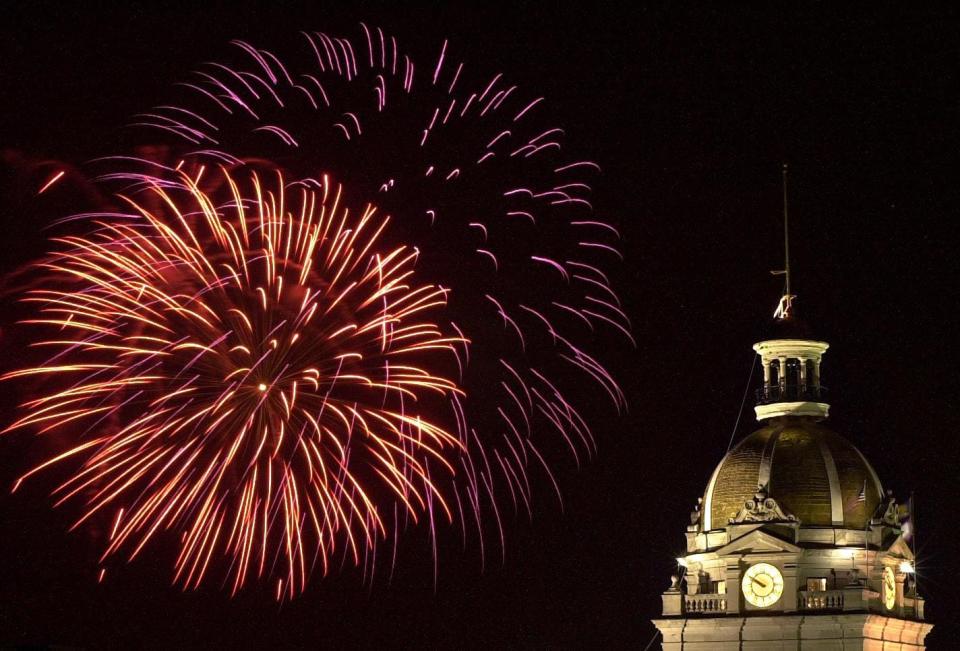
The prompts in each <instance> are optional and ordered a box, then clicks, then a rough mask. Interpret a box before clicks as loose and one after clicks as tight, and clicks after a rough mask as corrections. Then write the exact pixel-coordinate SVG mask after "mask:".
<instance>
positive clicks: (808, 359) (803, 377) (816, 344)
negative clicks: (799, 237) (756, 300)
mask: <svg viewBox="0 0 960 651" xmlns="http://www.w3.org/2000/svg"><path fill="white" fill-rule="evenodd" d="M770 273H772V274H773V275H775V276H783V277H784V284H783V296H781V298H780V304H779V305H778V306H777V311H776V312H774V314H773V317H774V319H775V326H776V327H775V332H776V334H774V335H773V336H771V337H770V338H768V339H765V340H764V341H760V342H758V343H756V344H754V346H753V349H754V350H755V351H756V352H757V354H758V355H759V356H760V363H761V365H762V367H763V386H762V387H761V388H760V389H759V390H758V391H757V406H756V407H755V410H756V412H757V419H758V420H764V419H767V418H776V417H779V416H811V417H814V418H826V417H827V411H828V409H829V405H828V404H827V403H825V402H822V400H823V397H822V394H823V391H824V388H823V387H822V386H821V385H820V361H821V359H822V358H823V353H824V352H826V350H827V348H829V344H827V343H826V342H823V341H816V340H813V339H811V338H809V335H807V334H806V332H805V329H804V328H803V327H802V325H801V324H799V323H798V321H797V318H796V316H795V315H794V314H793V299H795V298H796V296H795V295H794V294H793V293H792V291H791V287H790V213H789V210H788V205H787V164H786V163H784V164H783V269H778V270H775V271H771V272H770Z"/></svg>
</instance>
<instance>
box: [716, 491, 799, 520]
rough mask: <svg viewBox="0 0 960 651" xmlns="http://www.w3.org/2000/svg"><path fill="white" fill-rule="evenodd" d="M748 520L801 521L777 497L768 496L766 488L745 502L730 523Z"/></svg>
mask: <svg viewBox="0 0 960 651" xmlns="http://www.w3.org/2000/svg"><path fill="white" fill-rule="evenodd" d="M747 522H799V520H798V519H797V516H795V515H793V514H790V513H787V512H786V511H784V510H783V508H781V506H780V505H779V504H777V501H776V500H775V499H773V498H772V497H768V496H767V491H766V490H765V489H763V488H760V489H758V490H757V493H756V495H754V496H753V499H752V500H747V501H746V502H744V503H743V508H741V509H740V512H739V513H737V516H736V517H735V518H731V520H730V524H743V523H747Z"/></svg>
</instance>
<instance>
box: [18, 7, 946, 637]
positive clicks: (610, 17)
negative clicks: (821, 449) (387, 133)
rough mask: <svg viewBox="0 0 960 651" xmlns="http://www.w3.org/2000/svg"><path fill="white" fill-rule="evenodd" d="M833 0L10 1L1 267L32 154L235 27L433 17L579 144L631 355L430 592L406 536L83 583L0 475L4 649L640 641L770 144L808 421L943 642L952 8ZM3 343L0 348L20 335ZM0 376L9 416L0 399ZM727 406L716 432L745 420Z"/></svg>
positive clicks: (215, 48)
mask: <svg viewBox="0 0 960 651" xmlns="http://www.w3.org/2000/svg"><path fill="white" fill-rule="evenodd" d="M23 4H24V6H25V5H26V4H27V3H23ZM832 4H833V3H807V4H806V5H804V6H803V8H802V9H780V10H778V11H776V12H774V11H763V12H760V11H750V10H736V11H731V10H728V9H700V10H698V11H683V10H680V9H677V8H675V7H674V8H671V9H669V10H664V9H650V8H646V9H645V8H634V9H631V10H622V11H614V10H613V9H612V8H610V9H601V10H597V9H586V8H584V9H579V10H577V9H569V8H562V9H561V8H558V7H555V6H545V7H526V6H525V5H524V4H523V3H513V4H512V5H511V8H509V9H506V10H499V9H498V10H493V9H483V10H477V11H467V10H462V9H449V8H435V9H416V10H413V9H403V10H399V9H396V8H389V7H379V6H372V5H371V6H363V7H361V6H359V5H358V4H357V3H351V4H350V7H349V8H346V7H345V5H344V4H339V3H323V2H311V3H276V6H272V5H271V6H270V8H267V5H266V4H264V5H263V6H256V5H250V6H249V7H248V8H245V9H236V8H234V7H233V3H223V4H218V3H205V5H204V8H203V9H202V10H200V9H193V10H188V11H183V10H178V11H174V10H134V9H129V8H123V9H117V10H100V9H97V10H92V9H88V8H83V7H81V5H80V4H79V3H71V4H69V5H64V6H62V7H61V6H47V7H43V6H39V7H38V6H36V5H35V4H33V3H30V9H29V10H27V9H24V8H10V7H8V8H6V9H5V10H4V16H3V18H2V26H0V36H2V41H0V75H2V77H0V90H2V93H0V96H2V98H3V100H2V104H3V109H2V111H0V116H2V117H0V120H2V121H0V150H2V157H3V162H2V163H0V169H2V170H3V178H2V193H3V194H2V195H0V201H2V203H0V217H2V220H3V229H4V237H3V238H0V271H2V272H3V273H8V272H10V271H11V270H13V269H15V268H17V267H18V266H19V265H21V264H22V263H24V262H25V261H26V260H28V259H30V258H31V257H34V256H36V255H38V254H40V253H41V252H42V250H43V238H44V237H45V235H44V233H43V232H42V228H43V227H44V226H45V225H47V224H48V223H49V222H50V221H52V220H53V219H55V218H56V217H58V216H60V215H47V214H41V213H40V212H39V211H38V210H37V209H36V207H35V206H34V207H31V205H32V204H31V201H32V200H31V199H29V195H30V192H31V191H33V189H35V188H26V189H25V188H24V187H21V185H20V184H21V183H22V182H23V179H24V178H26V177H29V165H30V163H29V162H30V161H34V162H35V161H40V160H60V161H68V162H72V163H81V162H83V161H84V160H87V159H89V158H91V157H93V156H96V155H101V154H103V153H104V152H112V151H114V150H115V146H119V143H121V141H122V136H119V135H118V134H117V127H119V126H121V125H123V124H124V123H126V122H127V121H128V118H129V116H130V115H132V114H134V113H136V112H137V111H140V110H142V109H144V108H146V107H149V106H152V105H154V104H157V103H160V102H161V101H162V99H163V98H164V97H165V94H166V93H167V91H168V90H169V88H170V86H171V84H173V83H174V82H176V81H179V80H181V79H182V78H183V77H184V76H185V75H186V73H187V72H188V71H189V70H191V69H193V68H194V67H195V66H196V64H197V63H198V62H201V61H206V60H211V59H215V58H216V57H217V56H218V55H219V54H221V53H222V52H223V51H224V44H225V43H226V42H227V41H228V40H230V39H232V38H246V39H250V40H253V41H255V42H257V43H258V44H260V45H262V46H263V47H268V48H269V47H271V46H272V45H273V44H275V43H278V42H283V41H284V40H285V39H290V38H297V37H298V36H297V33H298V32H299V30H302V29H323V30H327V31H330V32H349V33H353V30H354V27H355V25H356V23H357V22H358V21H360V20H364V21H367V22H368V23H371V24H379V25H382V26H384V27H385V28H387V29H389V30H390V31H392V32H394V33H396V34H397V35H398V36H399V37H400V38H401V39H403V40H405V41H407V42H410V41H417V40H419V41H423V42H424V44H425V45H424V48H423V51H429V52H432V51H434V50H435V48H436V47H437V46H438V45H439V44H440V43H442V41H443V39H444V38H450V39H451V41H453V42H456V43H457V44H458V46H459V47H461V48H462V49H463V51H464V58H465V59H466V60H467V61H469V62H470V63H471V64H472V65H474V66H478V67H481V68H484V69H486V70H487V71H488V72H490V73H493V72H496V71H500V70H506V71H507V72H508V73H509V74H510V76H511V77H512V78H513V79H514V80H515V81H517V82H519V83H520V84H521V85H523V86H524V87H531V88H533V89H535V90H536V91H537V92H538V93H539V94H543V95H545V96H546V97H547V98H548V100H549V102H550V110H551V111H552V112H553V114H554V115H556V116H557V118H558V122H560V123H562V124H563V125H564V126H565V127H566V129H567V139H568V140H567V142H568V147H571V148H574V150H575V151H578V152H582V153H583V154H584V156H585V157H589V158H592V159H594V160H597V161H600V162H601V163H602V165H603V168H604V171H603V175H602V177H601V180H600V182H599V183H598V184H597V186H596V188H595V205H596V206H597V210H598V212H602V213H603V214H604V215H606V216H609V217H610V218H612V219H614V220H615V221H616V222H617V223H618V224H619V225H620V227H621V229H622V232H623V236H624V242H625V244H624V249H625V251H626V252H627V258H626V262H625V264H624V265H623V266H622V267H621V268H620V269H619V270H618V271H617V273H616V275H615V277H614V282H615V284H616V285H618V286H619V287H620V293H621V297H622V298H623V301H624V305H625V309H626V311H627V312H628V314H629V315H630V317H631V319H632V320H633V323H634V327H635V336H636V338H637V341H638V348H637V350H636V351H633V352H630V353H628V354H626V355H622V356H621V357H620V359H621V360H622V361H621V362H619V363H618V364H617V367H616V368H614V369H613V370H614V371H615V375H616V376H617V377H618V379H619V381H620V382H621V384H622V386H623V389H624V390H625V392H626V395H627V397H628V400H629V403H630V411H629V413H627V414H625V415H623V416H617V415H616V414H614V413H610V412H609V411H607V410H600V409H598V410H596V412H597V413H596V414H595V415H594V416H593V417H592V424H593V429H594V432H595V433H596V435H597V439H598V442H599V455H598V456H597V457H596V458H595V459H593V460H592V461H591V462H589V463H587V464H585V466H584V467H583V468H582V469H580V470H577V469H576V468H575V467H574V466H573V464H572V462H569V460H567V461H566V462H565V463H559V464H558V465H557V468H556V471H557V476H558V480H559V482H560V484H561V487H562V489H563V495H564V506H563V509H562V510H561V508H560V507H559V505H558V504H557V501H556V499H555V498H552V497H551V495H552V493H551V489H550V486H549V485H540V486H538V487H537V490H536V491H535V493H536V499H537V508H536V510H535V515H534V518H533V520H532V522H530V521H528V520H527V519H526V517H524V516H520V517H516V518H514V517H512V516H509V515H508V516H507V519H506V529H507V532H506V533H507V549H506V557H505V561H504V562H502V563H501V562H500V561H499V559H498V558H496V557H494V560H493V561H492V562H490V563H489V564H488V566H487V568H486V569H485V570H484V571H482V572H481V571H480V569H479V564H478V561H477V558H476V557H475V555H473V554H462V553H461V552H460V550H459V547H458V546H457V545H456V544H451V545H448V546H447V547H446V548H444V549H442V550H441V557H440V573H439V578H438V585H437V588H436V590H434V586H433V576H432V570H431V561H430V559H429V544H428V542H427V541H426V539H425V537H424V536H422V535H418V534H414V535H412V536H410V538H409V539H408V541H407V543H406V544H405V545H404V546H403V548H402V549H401V555H400V564H399V566H398V569H397V572H396V574H395V576H394V578H393V582H392V584H390V585H387V583H386V581H382V580H377V581H375V582H374V584H373V586H372V587H370V586H361V583H360V580H359V576H358V574H357V572H354V571H351V570H346V571H344V572H343V573H342V574H339V575H338V574H334V575H333V576H330V577H327V578H320V577H319V576H318V577H315V578H314V580H313V581H312V582H311V584H310V586H309V588H308V591H307V593H306V594H305V595H303V596H301V597H300V598H298V599H296V600H294V601H293V602H289V603H284V604H283V605H277V603H276V602H274V601H273V599H272V597H271V595H270V594H269V592H270V590H269V589H267V590H260V589H257V588H256V587H254V588H253V589H249V590H246V591H244V592H243V593H241V594H240V595H239V596H237V597H235V598H232V599H231V598H229V596H228V594H226V593H225V592H222V591H220V590H219V588H218V586H217V585H216V582H212V583H211V585H209V586H207V587H204V588H202V589H200V590H199V591H196V592H186V593H183V592H181V591H180V590H179V588H175V587H170V585H169V573H170V560H169V559H168V558H165V557H164V558H160V557H157V556H151V555H149V554H148V555H146V556H144V557H143V558H142V559H140V560H139V561H137V562H135V563H133V564H132V565H130V566H128V567H126V568H124V570H123V571H122V572H120V573H117V574H113V575H111V576H110V580H108V581H106V582H105V583H103V584H102V585H98V584H97V582H96V567H97V566H96V563H95V559H96V550H95V549H93V548H90V547H89V545H87V542H86V538H85V537H84V535H83V534H82V533H79V532H78V533H72V534H71V533H67V532H66V528H67V526H68V524H69V522H70V521H71V520H70V516H71V512H70V509H69V507H67V508H64V509H57V510H53V509H52V508H51V500H49V499H48V498H47V497H46V493H47V492H48V491H49V489H50V488H51V485H49V484H47V483H45V482H44V481H43V480H39V481H36V482H34V483H33V484H28V485H27V486H26V487H25V488H24V489H23V490H21V491H19V492H18V493H16V494H14V495H10V494H9V493H8V492H7V490H6V488H4V489H3V494H0V646H3V645H14V646H16V645H28V646H29V645H36V646H38V647H41V648H44V647H45V645H59V646H62V647H65V648H100V647H116V648H121V647H122V648H138V647H147V648H190V647H205V648H243V647H250V648H277V649H285V648H320V647H326V648H341V647H342V648H367V649H378V648H388V647H408V648H433V647H436V648H463V647H487V648H547V647H550V648H643V647H644V646H645V645H646V644H647V642H648V641H649V640H650V638H651V636H652V635H653V632H654V629H653V626H652V625H651V624H650V622H649V620H650V618H651V617H655V616H658V615H659V612H660V593H661V591H662V590H664V589H665V588H666V587H667V586H668V585H669V577H670V574H671V573H672V572H673V571H674V570H675V563H674V561H673V559H674V558H675V557H676V556H677V555H679V554H680V553H681V552H682V551H683V550H684V538H683V532H684V527H685V526H686V524H688V522H689V520H688V514H689V512H690V510H691V508H692V507H693V505H694V503H695V502H696V498H697V497H698V496H699V495H701V494H702V491H703V488H704V486H705V484H706V482H707V479H708V477H709V474H710V472H711V471H712V470H713V468H714V466H715V464H716V463H717V462H718V461H719V460H720V458H721V457H722V456H723V454H724V451H725V450H726V449H727V443H728V440H729V438H730V436H731V431H732V429H733V427H734V423H735V421H736V420H737V414H738V409H739V407H740V402H741V398H742V396H743V392H744V388H745V384H746V381H747V375H748V373H749V371H750V365H751V362H752V360H753V356H754V353H753V351H752V350H751V348H750V346H751V345H752V344H753V342H754V341H755V340H756V338H757V337H758V336H759V333H760V332H761V331H762V329H763V327H764V325H765V323H766V322H767V321H768V319H769V318H770V316H771V313H772V311H773V309H774V307H775V306H776V303H777V300H778V298H779V293H780V289H781V286H780V281H779V280H778V279H776V278H773V277H771V276H770V274H769V270H771V269H777V268H780V267H781V266H782V259H781V257H782V241H781V237H782V233H781V209H782V208H781V186H780V166H781V164H782V163H783V162H784V161H787V162H789V164H790V168H791V188H790V195H791V196H790V210H791V225H792V232H791V237H792V240H791V248H792V254H793V261H792V263H793V271H794V289H795V292H796V293H797V294H798V295H799V299H798V300H797V303H796V305H797V309H798V311H799V313H800V314H801V315H802V317H803V318H804V320H805V321H806V322H808V323H809V324H810V325H811V326H812V327H813V329H814V331H815V332H816V334H817V336H818V337H819V338H822V339H824V340H826V341H828V342H829V343H830V344H831V348H830V351H829V352H828V353H827V355H826V357H825V361H824V367H823V379H824V383H825V384H826V385H828V386H829V387H830V389H831V393H830V402H831V405H832V407H831V418H830V421H829V424H830V426H831V427H832V428H833V429H835V430H836V431H838V432H840V433H841V434H843V435H845V436H846V437H848V438H849V439H850V440H851V441H852V442H853V443H854V444H856V445H857V446H858V447H859V448H860V450H861V451H862V452H863V453H864V454H865V456H866V457H867V458H868V459H869V460H870V461H871V462H872V464H873V465H874V467H875V468H876V470H877V472H878V474H879V475H880V478H881V480H882V481H883V483H884V486H885V487H888V488H891V489H893V490H894V492H895V493H896V495H897V496H899V497H900V498H901V499H902V500H906V499H907V497H908V496H909V495H910V492H911V491H915V496H916V497H915V499H916V503H917V505H918V512H917V529H918V543H919V568H920V586H921V592H922V593H923V594H924V595H925V596H926V597H927V600H928V601H927V616H928V619H929V620H931V621H932V622H933V623H934V624H935V625H936V627H935V628H934V632H933V633H932V634H931V636H930V637H929V638H928V644H929V645H930V646H931V648H935V649H936V648H944V649H945V648H948V647H950V646H951V645H952V644H955V642H951V641H952V640H956V638H957V636H958V635H960V624H958V621H960V618H958V617H957V614H956V613H957V612H960V596H958V595H960V590H958V589H957V577H958V575H960V574H958V573H960V564H958V562H957V559H958V557H960V544H958V537H957V534H956V527H957V524H956V523H957V510H956V509H957V506H958V505H960V502H958V500H957V498H956V494H957V491H958V490H960V486H958V480H957V472H958V470H957V469H958V464H960V442H958V440H960V418H958V408H960V403H958V399H957V396H958V394H960V392H958V390H957V386H958V378H957V375H958V369H960V366H958V365H960V358H958V355H957V335H956V330H957V322H958V319H957V316H958V307H957V294H956V289H955V287H956V278H957V272H958V271H960V265H958V263H957V260H956V253H955V251H956V248H957V239H956V235H955V232H956V231H957V228H956V225H955V222H956V219H957V203H956V201H955V198H956V191H955V187H956V183H957V166H956V151H957V142H956V139H955V137H954V136H955V131H956V123H957V117H958V116H957V109H958V95H957V93H956V86H957V81H958V79H957V72H958V61H960V57H958V54H960V52H958V45H957V43H958V39H957V34H958V33H960V31H958V30H960V21H958V15H957V12H956V10H946V9H937V8H935V7H934V6H933V5H926V6H925V7H924V8H912V10H911V11H909V12H908V11H906V10H897V11H894V10H888V9H878V8H876V7H871V8H870V12H871V13H862V12H853V11H851V12H845V13H842V14H840V13H836V12H835V10H834V8H833V6H832ZM425 58H426V57H425ZM111 147H114V149H111ZM14 152H17V153H16V154H15V153H14ZM25 161H26V162H25ZM25 175H26V176H25ZM4 300H5V301H7V300H10V298H9V297H7V298H5V299H4ZM5 311H8V310H5ZM7 321H8V319H7V318H6V317H5V318H4V322H3V329H4V331H5V332H6V331H7V330H8V329H9V328H11V325H10V324H9V323H8V322H7ZM5 339H6V337H5ZM0 346H2V348H0V356H2V358H3V367H4V368H7V367H8V365H9V364H11V363H13V362H15V359H16V356H17V350H15V349H11V347H10V346H8V345H7V341H5V340H0ZM3 393H4V397H3V402H2V407H3V410H4V414H3V419H2V420H3V421H4V422H7V421H8V420H9V413H10V409H11V407H12V405H13V404H14V403H15V397H11V396H9V395H7V394H8V393H9V389H8V388H7V387H3ZM751 407H752V401H750V400H749V399H748V402H747V405H746V407H745V409H744V413H743V418H742V420H741V423H740V427H739V429H738V431H737V433H736V437H737V438H738V439H739V438H740V437H743V436H745V435H746V434H747V433H749V432H750V431H752V427H753V425H754V420H753V413H752V409H751ZM31 443H32V442H31V440H30V437H29V436H28V435H22V434H21V435H18V436H17V435H15V436H10V437H6V438H4V439H2V440H0V486H3V487H8V486H10V484H11V482H12V480H13V478H15V477H16V476H19V474H21V473H22V472H23V469H24V468H25V467H26V465H27V463H28V461H29V460H32V459H33V458H35V453H34V452H31V449H32V448H31ZM541 483H542V484H546V482H541Z"/></svg>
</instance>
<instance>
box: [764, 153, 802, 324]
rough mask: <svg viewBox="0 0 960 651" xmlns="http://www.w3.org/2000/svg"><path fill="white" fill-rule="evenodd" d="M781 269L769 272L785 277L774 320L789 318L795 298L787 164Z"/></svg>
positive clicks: (784, 187)
mask: <svg viewBox="0 0 960 651" xmlns="http://www.w3.org/2000/svg"><path fill="white" fill-rule="evenodd" d="M783 258H784V263H783V269H778V270H776V271H771V272H770V273H772V274H773V275H774V276H786V279H785V281H786V282H785V283H784V288H783V296H781V297H780V304H779V305H777V311H776V312H774V313H773V318H774V319H787V318H789V317H790V311H791V309H792V308H793V299H794V298H796V296H794V295H793V294H791V293H790V215H789V212H788V211H787V164H786V163H784V164H783Z"/></svg>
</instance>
